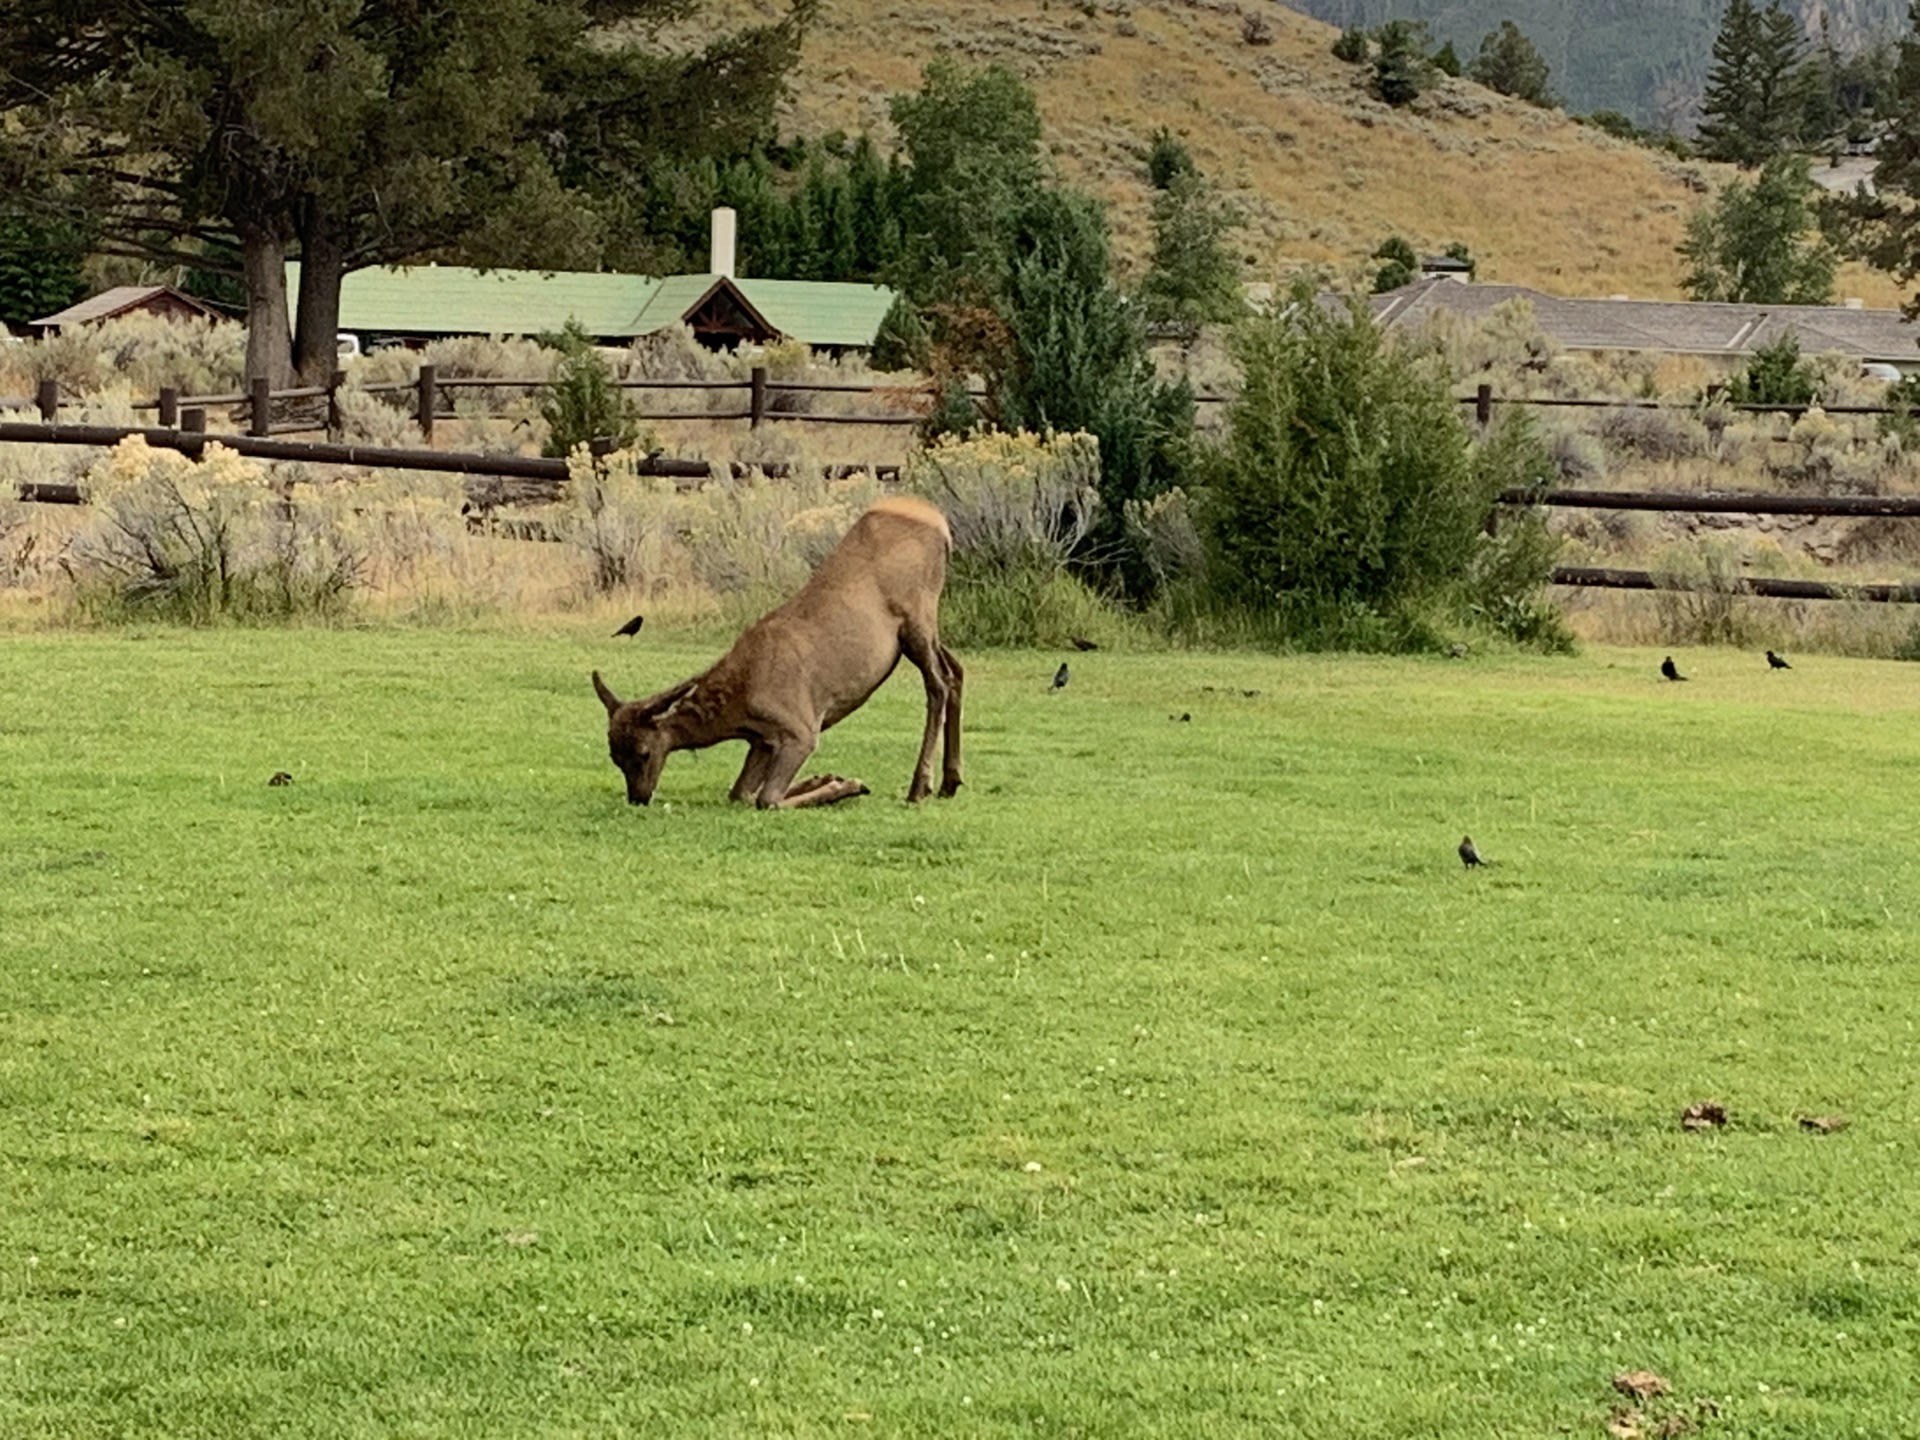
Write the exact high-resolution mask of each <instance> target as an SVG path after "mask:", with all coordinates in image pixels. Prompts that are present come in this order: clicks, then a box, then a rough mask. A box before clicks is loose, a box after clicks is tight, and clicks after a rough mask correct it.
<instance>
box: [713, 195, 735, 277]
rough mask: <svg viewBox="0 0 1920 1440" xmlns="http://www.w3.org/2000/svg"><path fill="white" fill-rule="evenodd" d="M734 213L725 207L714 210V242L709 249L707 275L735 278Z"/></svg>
mask: <svg viewBox="0 0 1920 1440" xmlns="http://www.w3.org/2000/svg"><path fill="white" fill-rule="evenodd" d="M733 236H734V213H733V211H732V210H731V209H730V208H729V207H727V206H725V205H716V206H715V207H714V210H713V240H712V243H711V244H710V245H709V246H708V247H707V257H708V258H707V273H708V274H709V275H725V276H727V277H728V278H729V279H731V278H732V276H733Z"/></svg>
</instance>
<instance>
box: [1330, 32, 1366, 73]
mask: <svg viewBox="0 0 1920 1440" xmlns="http://www.w3.org/2000/svg"><path fill="white" fill-rule="evenodd" d="M1367 52H1368V42H1367V32H1366V31H1365V30H1364V29H1362V28H1361V27H1360V26H1358V25H1354V26H1351V27H1349V28H1348V29H1345V30H1342V31H1341V32H1340V38H1339V39H1337V40H1335V41H1334V42H1333V58H1334V59H1336V60H1344V61H1346V62H1347V63H1348V64H1349V65H1364V64H1366V63H1367Z"/></svg>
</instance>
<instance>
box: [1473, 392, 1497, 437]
mask: <svg viewBox="0 0 1920 1440" xmlns="http://www.w3.org/2000/svg"><path fill="white" fill-rule="evenodd" d="M1473 418H1474V419H1475V420H1476V421H1478V422H1479V425H1480V428H1481V429H1482V430H1484V429H1486V428H1487V426H1488V425H1490V424H1491V423H1492V422H1493V386H1491V385H1489V384H1487V383H1486V382H1485V381H1482V382H1481V383H1480V388H1479V389H1477V390H1475V391H1474V392H1473Z"/></svg>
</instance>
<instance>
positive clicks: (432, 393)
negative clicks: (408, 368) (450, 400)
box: [419, 365, 440, 444]
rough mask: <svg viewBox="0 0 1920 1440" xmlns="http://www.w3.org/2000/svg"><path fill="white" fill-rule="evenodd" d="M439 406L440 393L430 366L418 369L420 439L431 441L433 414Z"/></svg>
mask: <svg viewBox="0 0 1920 1440" xmlns="http://www.w3.org/2000/svg"><path fill="white" fill-rule="evenodd" d="M439 404H440V391H439V387H438V385H437V384H436V382H435V376H434V370H433V366H431V365H422V366H421V367H420V414H419V418H420V438H421V439H422V440H425V441H427V442H428V443H429V444H431V443H432V441H433V412H434V410H435V409H436V408H438V406H439Z"/></svg>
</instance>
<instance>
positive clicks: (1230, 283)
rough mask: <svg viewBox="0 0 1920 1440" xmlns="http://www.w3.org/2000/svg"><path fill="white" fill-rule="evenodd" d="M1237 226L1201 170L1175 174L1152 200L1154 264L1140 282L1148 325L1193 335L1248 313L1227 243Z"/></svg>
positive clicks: (1237, 268) (1235, 218) (1235, 217)
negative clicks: (1162, 326) (1166, 326)
mask: <svg viewBox="0 0 1920 1440" xmlns="http://www.w3.org/2000/svg"><path fill="white" fill-rule="evenodd" d="M1239 223H1240V217H1239V215H1238V213H1237V212H1235V211H1234V210H1233V209H1232V208H1231V207H1230V206H1227V205H1225V204H1223V203H1222V202H1221V200H1220V198H1219V197H1218V196H1217V195H1215V194H1214V192H1213V190H1212V189H1211V187H1209V186H1208V184H1207V183H1206V181H1205V180H1204V179H1202V178H1201V175H1200V172H1199V171H1198V170H1188V171H1186V172H1184V173H1182V174H1179V175H1176V176H1175V177H1174V179H1173V181H1172V183H1171V184H1169V185H1168V186H1167V187H1166V188H1165V189H1163V190H1161V191H1160V193H1159V194H1157V195H1155V196H1154V197H1153V259H1152V262H1151V264H1150V265H1149V266H1148V269H1147V274H1146V278H1145V279H1143V280H1142V281H1141V283H1140V304H1141V307H1142V309H1143V311H1144V312H1145V315H1146V318H1147V322H1148V323H1149V324H1153V325H1171V326H1175V327H1177V328H1179V329H1181V330H1184V331H1189V332H1191V331H1194V330H1197V329H1199V327H1200V326H1202V325H1204V324H1208V323H1224V322H1227V321H1231V320H1233V319H1235V318H1236V317H1238V316H1239V315H1241V314H1242V313H1243V312H1244V311H1245V310H1246V302H1245V300H1244V299H1242V297H1241V294H1240V262H1239V258H1238V257H1237V256H1236V255H1235V254H1234V253H1233V250H1232V249H1231V247H1230V244H1229V240H1230V237H1231V235H1232V233H1233V231H1234V229H1235V228H1236V227H1237V226H1238V225H1239Z"/></svg>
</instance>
